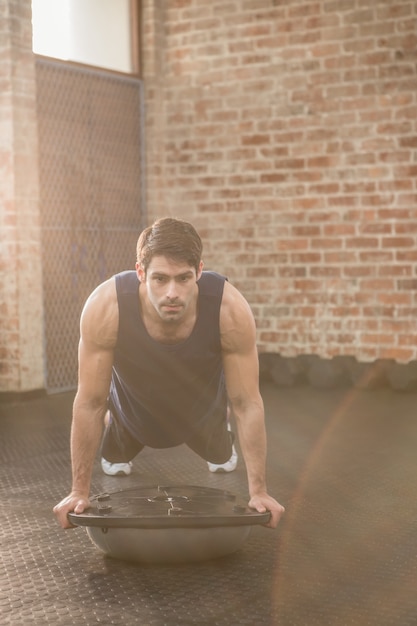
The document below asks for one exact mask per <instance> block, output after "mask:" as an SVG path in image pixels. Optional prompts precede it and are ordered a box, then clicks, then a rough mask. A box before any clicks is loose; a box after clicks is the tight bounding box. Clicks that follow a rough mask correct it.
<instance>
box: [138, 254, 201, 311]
mask: <svg viewBox="0 0 417 626" xmlns="http://www.w3.org/2000/svg"><path fill="white" fill-rule="evenodd" d="M202 269H203V263H202V262H201V263H200V267H199V271H198V272H196V270H195V268H194V267H191V266H190V265H188V264H187V263H183V262H177V261H174V260H172V259H168V258H167V257H164V256H155V257H153V259H152V261H151V262H150V264H149V266H148V269H147V272H146V274H145V272H144V271H143V270H142V269H141V268H140V267H139V266H138V265H136V271H137V274H138V277H139V280H140V281H141V283H142V284H144V285H145V286H146V294H147V297H148V300H149V301H150V303H151V304H152V306H153V308H154V309H155V311H156V313H157V314H158V315H159V317H160V318H161V320H163V321H166V322H171V323H172V322H179V321H181V320H182V319H183V318H184V317H185V315H186V313H187V311H188V310H189V307H190V305H191V304H193V303H195V301H196V298H197V285H196V282H197V280H198V279H199V278H200V276H201V272H202Z"/></svg>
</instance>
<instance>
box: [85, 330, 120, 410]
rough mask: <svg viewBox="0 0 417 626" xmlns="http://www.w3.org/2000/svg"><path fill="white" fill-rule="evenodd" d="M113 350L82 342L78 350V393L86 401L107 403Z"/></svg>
mask: <svg viewBox="0 0 417 626" xmlns="http://www.w3.org/2000/svg"><path fill="white" fill-rule="evenodd" d="M112 366H113V350H110V349H105V348H102V347H98V346H94V345H92V344H91V343H89V342H88V341H85V340H83V339H81V340H80V344H79V349H78V391H79V393H80V394H81V395H82V397H83V398H84V399H85V400H86V401H91V402H97V403H99V404H101V403H105V402H106V400H107V397H108V394H109V389H110V380H111V372H112Z"/></svg>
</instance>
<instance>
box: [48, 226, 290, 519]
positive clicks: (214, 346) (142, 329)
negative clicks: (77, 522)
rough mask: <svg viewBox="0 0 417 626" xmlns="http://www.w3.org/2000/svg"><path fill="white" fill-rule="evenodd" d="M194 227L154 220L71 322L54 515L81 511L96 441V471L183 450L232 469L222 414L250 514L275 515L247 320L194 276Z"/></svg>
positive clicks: (197, 246)
mask: <svg viewBox="0 0 417 626" xmlns="http://www.w3.org/2000/svg"><path fill="white" fill-rule="evenodd" d="M201 254H202V243H201V239H200V237H199V235H198V233H197V232H196V231H195V229H194V227H193V226H192V225H191V224H189V223H187V222H185V221H183V220H178V219H173V218H163V219H160V220H158V221H156V222H155V223H154V224H153V225H152V226H150V227H148V228H146V229H145V230H144V231H143V232H142V234H141V235H140V237H139V240H138V245H137V263H136V271H130V272H122V273H121V274H118V275H116V276H114V277H113V278H110V279H109V280H107V281H105V282H104V283H102V284H101V285H99V286H98V287H97V289H95V291H94V292H93V293H92V294H91V295H90V297H89V298H88V300H87V302H86V304H85V307H84V309H83V312H82V315H81V325H80V329H81V339H80V344H79V381H78V389H77V394H76V397H75V400H74V410H73V422H72V431H71V457H72V474H73V483H72V490H71V493H70V494H69V495H68V496H67V497H66V498H64V499H63V500H62V501H61V502H60V503H59V504H57V505H56V506H55V508H54V513H55V515H56V516H57V519H58V521H59V523H60V524H61V526H62V527H63V528H70V527H71V524H70V523H69V521H68V519H67V514H68V513H69V512H71V511H74V512H75V513H82V512H83V511H84V510H85V509H86V508H88V506H89V491H90V482H91V475H92V470H93V464H94V459H95V456H96V453H97V450H98V447H99V443H100V440H101V438H102V429H103V419H104V417H106V420H105V421H106V428H105V433H104V438H103V443H102V450H101V453H102V468H103V470H104V471H105V472H106V473H109V474H115V473H117V472H118V471H120V470H121V471H125V473H129V471H130V467H129V464H130V462H131V461H132V459H133V458H134V457H135V456H136V454H137V453H138V452H139V451H140V450H141V449H142V448H143V447H144V446H145V445H147V446H150V447H153V448H165V447H171V446H176V445H179V444H182V443H186V444H187V445H188V446H189V447H190V448H191V449H192V450H194V451H195V452H197V453H198V454H199V455H200V456H201V457H203V458H204V459H205V460H206V461H207V462H208V463H209V469H211V470H216V469H217V468H218V467H219V466H223V469H225V470H229V471H230V469H234V467H235V465H236V457H235V451H234V447H233V436H232V434H231V433H230V432H229V430H228V420H227V414H228V407H229V408H230V411H231V413H232V414H233V416H234V418H235V422H236V424H237V429H238V436H239V442H240V447H241V449H242V452H243V456H244V460H245V463H246V470H247V477H248V487H249V494H250V500H249V506H250V507H251V508H253V509H256V510H257V511H259V512H262V513H263V512H265V511H266V510H268V511H270V512H271V519H270V522H269V524H268V525H269V526H270V527H272V528H274V527H276V525H277V524H278V521H279V519H280V517H281V515H282V514H283V512H284V507H282V506H281V505H280V504H279V503H278V502H277V501H276V500H274V498H272V497H271V496H270V495H269V494H268V493H267V488H266V482H265V462H266V435H265V425H264V409H263V402H262V398H261V395H260V392H259V384H258V356H257V350H256V332H255V322H254V319H253V316H252V313H251V311H250V308H249V305H248V303H247V302H246V300H245V299H244V298H243V296H242V295H241V294H240V293H239V292H238V291H237V289H235V288H234V287H233V286H232V285H231V284H230V283H229V282H227V281H226V279H225V278H224V277H222V276H220V275H219V274H216V273H214V272H203V262H202V260H201Z"/></svg>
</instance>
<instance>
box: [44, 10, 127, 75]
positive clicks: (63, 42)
mask: <svg viewBox="0 0 417 626" xmlns="http://www.w3.org/2000/svg"><path fill="white" fill-rule="evenodd" d="M135 8H136V3H135V2H133V1H132V0H32V26H33V51H34V52H35V54H41V55H44V56H49V57H54V58H57V59H64V60H67V61H75V62H78V63H84V64H87V65H94V66H97V67H103V68H107V69H111V70H116V71H119V72H127V73H135V72H137V65H138V64H137V58H136V57H137V54H136V52H137V51H136V43H137V42H136V37H135V33H136V32H137V12H136V11H135Z"/></svg>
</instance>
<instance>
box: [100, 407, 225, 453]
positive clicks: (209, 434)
mask: <svg viewBox="0 0 417 626" xmlns="http://www.w3.org/2000/svg"><path fill="white" fill-rule="evenodd" d="M233 440H234V435H233V433H231V432H230V431H229V430H228V429H227V419H226V415H225V416H224V417H223V418H222V419H221V420H216V422H211V421H210V420H207V424H206V425H205V427H204V428H202V429H201V430H199V431H198V432H197V433H195V434H194V435H193V436H192V437H191V438H190V439H189V440H187V441H185V442H184V443H185V444H186V445H187V446H188V447H189V448H191V450H193V451H194V452H196V453H197V454H198V455H199V456H201V457H202V458H203V459H205V460H206V461H210V462H211V463H217V464H219V463H226V461H228V460H229V459H230V457H231V456H232V445H233ZM144 447H145V445H144V444H142V443H141V442H140V441H138V440H137V439H135V438H134V437H133V436H132V435H131V434H130V432H129V431H128V430H127V429H126V428H125V427H124V426H123V424H121V423H120V420H118V419H117V417H115V416H114V415H113V414H111V413H110V420H109V424H108V425H107V426H106V430H105V432H104V437H103V443H102V448H101V455H102V456H103V457H104V458H105V459H106V461H109V462H110V463H128V462H129V461H131V460H132V459H133V458H134V457H135V456H136V455H137V454H138V453H139V452H140V451H141V450H142V449H143V448H144Z"/></svg>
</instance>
